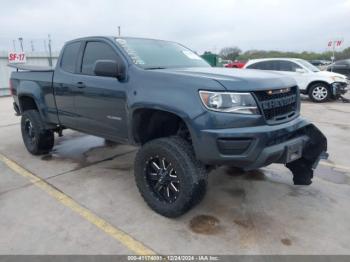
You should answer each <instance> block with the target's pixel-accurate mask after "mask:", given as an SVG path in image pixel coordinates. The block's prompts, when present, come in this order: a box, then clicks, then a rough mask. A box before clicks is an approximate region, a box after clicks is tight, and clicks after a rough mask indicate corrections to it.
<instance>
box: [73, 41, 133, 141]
mask: <svg viewBox="0 0 350 262" xmlns="http://www.w3.org/2000/svg"><path fill="white" fill-rule="evenodd" d="M106 59H107V60H115V61H117V63H125V61H124V60H123V59H122V57H121V56H120V54H119V53H118V50H117V49H116V47H114V46H113V45H111V44H110V43H109V42H107V41H102V40H96V41H88V42H86V43H85V48H84V51H83V55H82V59H81V67H80V72H79V74H78V75H77V77H76V83H77V86H76V96H75V110H76V113H77V115H78V117H79V119H80V121H79V123H80V124H81V126H80V129H81V130H83V131H86V132H88V133H91V134H96V135H99V136H103V137H106V138H111V139H116V140H125V139H126V138H127V128H126V127H127V121H126V92H127V90H126V83H125V82H121V81H119V80H118V79H117V78H116V77H106V76H96V75H95V74H94V72H93V69H94V64H95V62H96V61H97V60H106Z"/></svg>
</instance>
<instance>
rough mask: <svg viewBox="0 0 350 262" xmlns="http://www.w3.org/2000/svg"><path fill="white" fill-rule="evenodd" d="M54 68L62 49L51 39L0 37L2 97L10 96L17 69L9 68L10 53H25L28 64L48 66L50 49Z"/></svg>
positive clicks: (0, 94)
mask: <svg viewBox="0 0 350 262" xmlns="http://www.w3.org/2000/svg"><path fill="white" fill-rule="evenodd" d="M50 44H51V57H52V63H53V66H55V64H56V62H57V58H58V54H59V50H60V49H61V46H60V45H57V44H55V41H54V40H51V43H50V39H49V38H28V39H26V38H17V39H11V38H1V37H0V97H1V96H8V95H10V90H9V79H10V75H11V72H13V71H14V70H15V69H14V68H10V67H8V66H7V64H8V53H9V52H22V51H23V52H24V53H25V55H26V63H27V64H31V65H41V66H48V65H49V60H50V47H49V45H50Z"/></svg>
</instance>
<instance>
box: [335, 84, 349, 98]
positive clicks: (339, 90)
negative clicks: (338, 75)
mask: <svg viewBox="0 0 350 262" xmlns="http://www.w3.org/2000/svg"><path fill="white" fill-rule="evenodd" d="M349 85H350V83H349V82H334V83H333V84H332V85H331V86H332V94H333V96H335V97H337V96H339V95H344V94H345V93H346V92H347V91H348V90H349Z"/></svg>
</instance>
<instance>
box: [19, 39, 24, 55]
mask: <svg viewBox="0 0 350 262" xmlns="http://www.w3.org/2000/svg"><path fill="white" fill-rule="evenodd" d="M18 41H19V45H20V46H21V51H22V52H23V37H19V38H18Z"/></svg>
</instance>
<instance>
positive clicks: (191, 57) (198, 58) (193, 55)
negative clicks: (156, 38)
mask: <svg viewBox="0 0 350 262" xmlns="http://www.w3.org/2000/svg"><path fill="white" fill-rule="evenodd" d="M182 53H183V54H184V55H185V56H187V57H188V58H190V59H196V60H201V58H200V57H199V56H198V55H196V54H195V53H193V52H191V51H188V50H184V51H182Z"/></svg>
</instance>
